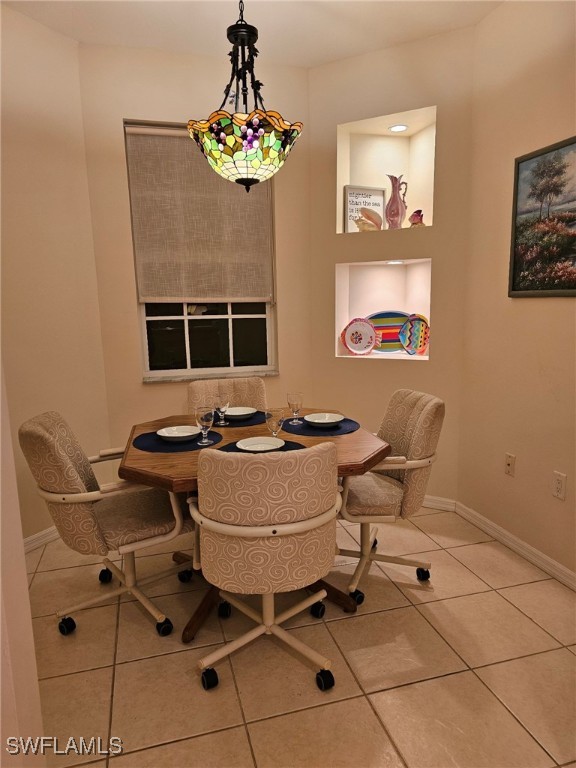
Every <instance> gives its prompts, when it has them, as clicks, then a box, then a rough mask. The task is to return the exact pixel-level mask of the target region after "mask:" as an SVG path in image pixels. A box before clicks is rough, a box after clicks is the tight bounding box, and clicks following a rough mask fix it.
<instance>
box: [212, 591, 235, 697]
mask: <svg viewBox="0 0 576 768" xmlns="http://www.w3.org/2000/svg"><path fill="white" fill-rule="evenodd" d="M231 615H232V606H231V605H230V603H228V602H227V601H226V600H222V602H221V603H219V604H218V616H219V617H220V618H221V619H229V618H230V616H231ZM210 669H211V668H210ZM212 671H213V672H214V670H212ZM214 674H216V672H214ZM216 685H218V678H216ZM210 687H211V688H212V687H213V686H210Z"/></svg>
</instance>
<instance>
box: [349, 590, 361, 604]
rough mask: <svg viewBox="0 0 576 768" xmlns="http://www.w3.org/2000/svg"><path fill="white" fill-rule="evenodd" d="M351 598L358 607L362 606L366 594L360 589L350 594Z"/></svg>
mask: <svg viewBox="0 0 576 768" xmlns="http://www.w3.org/2000/svg"><path fill="white" fill-rule="evenodd" d="M350 597H351V598H352V600H354V602H355V603H356V605H362V603H363V602H364V592H361V591H360V590H359V589H355V590H354V592H350Z"/></svg>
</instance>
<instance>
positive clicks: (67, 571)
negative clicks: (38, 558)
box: [29, 565, 120, 617]
mask: <svg viewBox="0 0 576 768" xmlns="http://www.w3.org/2000/svg"><path fill="white" fill-rule="evenodd" d="M100 570H101V568H100V566H99V565H81V566H77V567H75V568H62V569H60V570H57V571H44V572H42V573H40V572H39V571H37V572H36V574H35V575H34V581H33V582H32V585H31V586H30V593H29V594H30V607H31V609H32V616H33V617H36V616H49V615H53V614H54V613H56V611H62V610H64V611H65V610H67V609H68V608H70V607H72V606H74V605H77V604H78V603H82V602H83V601H85V600H91V599H92V598H96V597H99V596H101V597H102V603H101V605H110V603H112V602H116V600H117V599H118V598H106V592H107V591H108V592H109V591H111V590H113V589H116V588H117V587H119V586H120V582H118V581H117V580H116V579H112V581H111V582H110V584H100V582H99V581H98V574H99V573H100Z"/></svg>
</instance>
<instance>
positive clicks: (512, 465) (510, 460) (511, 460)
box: [504, 453, 516, 477]
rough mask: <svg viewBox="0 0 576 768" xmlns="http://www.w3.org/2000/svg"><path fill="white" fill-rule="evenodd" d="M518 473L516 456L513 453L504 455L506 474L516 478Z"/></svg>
mask: <svg viewBox="0 0 576 768" xmlns="http://www.w3.org/2000/svg"><path fill="white" fill-rule="evenodd" d="M515 471H516V456H514V454H513V453H505V454H504V474H506V475H510V476H511V477H514V472H515Z"/></svg>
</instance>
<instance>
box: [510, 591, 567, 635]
mask: <svg viewBox="0 0 576 768" xmlns="http://www.w3.org/2000/svg"><path fill="white" fill-rule="evenodd" d="M500 594H501V595H502V596H503V597H505V598H506V600H509V601H510V602H511V603H513V604H514V605H515V606H516V607H517V608H520V610H521V611H522V613H525V614H526V615H527V616H530V618H531V619H534V621H535V622H536V623H537V624H539V625H540V626H541V627H543V628H544V629H545V630H546V631H547V632H549V633H550V634H551V635H553V636H554V637H555V638H556V640H559V641H560V642H561V643H562V644H563V645H568V644H569V643H576V592H573V591H572V590H571V589H569V588H568V587H565V586H564V584H560V582H558V581H556V580H555V579H548V580H547V581H539V582H537V583H535V584H524V585H523V586H521V587H510V588H508V589H501V590H500Z"/></svg>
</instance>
